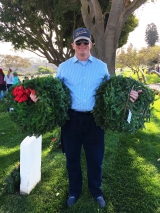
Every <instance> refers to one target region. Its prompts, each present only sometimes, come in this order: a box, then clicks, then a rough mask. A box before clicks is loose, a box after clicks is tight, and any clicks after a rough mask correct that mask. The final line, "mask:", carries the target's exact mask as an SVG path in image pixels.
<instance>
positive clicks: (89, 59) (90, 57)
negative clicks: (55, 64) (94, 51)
mask: <svg viewBox="0 0 160 213" xmlns="http://www.w3.org/2000/svg"><path fill="white" fill-rule="evenodd" d="M77 61H79V59H78V58H77V56H76V55H75V56H74V57H73V63H75V62H77ZM87 61H91V62H93V56H92V55H90V56H89V58H88V59H87Z"/></svg>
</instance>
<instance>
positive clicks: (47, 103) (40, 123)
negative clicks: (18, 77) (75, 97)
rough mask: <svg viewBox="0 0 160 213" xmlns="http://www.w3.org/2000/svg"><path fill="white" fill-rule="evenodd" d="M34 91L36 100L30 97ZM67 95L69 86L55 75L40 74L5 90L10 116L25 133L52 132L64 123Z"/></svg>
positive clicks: (39, 133) (66, 117)
mask: <svg viewBox="0 0 160 213" xmlns="http://www.w3.org/2000/svg"><path fill="white" fill-rule="evenodd" d="M30 93H33V94H34V93H35V94H36V95H37V97H38V101H37V102H36V103H34V102H33V101H32V100H31V99H30ZM70 104H71V99H70V91H69V89H68V88H67V87H66V86H65V85H64V84H63V83H62V82H61V81H60V80H59V79H57V78H53V77H52V76H49V77H42V78H35V79H32V80H26V81H24V83H19V84H16V85H15V86H12V87H11V88H10V91H9V92H8V93H7V98H6V107H7V108H13V110H12V111H11V112H10V116H11V118H12V120H13V121H14V122H16V123H17V124H18V126H19V127H20V128H21V130H22V131H24V132H26V133H28V135H29V136H31V135H35V136H39V135H42V134H44V133H46V132H52V131H53V130H54V129H55V128H56V127H60V126H62V125H64V123H65V122H66V120H67V119H69V118H68V114H67V110H68V108H70Z"/></svg>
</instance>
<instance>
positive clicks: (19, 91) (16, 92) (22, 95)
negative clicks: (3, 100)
mask: <svg viewBox="0 0 160 213" xmlns="http://www.w3.org/2000/svg"><path fill="white" fill-rule="evenodd" d="M31 93H32V94H34V95H35V94H36V92H35V90H33V89H31V88H27V89H24V87H23V85H21V86H17V87H15V88H14V89H13V91H12V94H13V96H15V98H14V100H15V101H17V102H19V103H21V102H24V101H27V100H28V99H29V98H30V94H31Z"/></svg>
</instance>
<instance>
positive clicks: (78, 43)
mask: <svg viewBox="0 0 160 213" xmlns="http://www.w3.org/2000/svg"><path fill="white" fill-rule="evenodd" d="M82 43H83V44H84V45H89V41H88V40H78V41H75V44H76V45H77V46H80V45H81V44H82Z"/></svg>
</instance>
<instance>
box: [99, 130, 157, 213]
mask: <svg viewBox="0 0 160 213" xmlns="http://www.w3.org/2000/svg"><path fill="white" fill-rule="evenodd" d="M110 134H111V133H110ZM115 135H116V134H115ZM140 135H141V137H142V138H145V137H147V141H149V140H150V139H152V140H154V141H157V143H155V144H153V145H152V144H147V143H145V141H141V142H138V143H137V141H135V136H134V137H133V136H132V135H129V134H128V135H127V136H128V137H126V134H125V135H123V134H121V135H119V138H118V137H116V136H115V138H114V137H113V135H112V137H109V140H108V141H107V142H106V152H105V158H104V165H103V167H104V171H103V191H104V196H105V197H106V199H107V200H108V211H107V212H110V210H109V209H112V211H111V212H115V213H120V212H126V213H133V212H137V213H142V212H144V213H152V212H153V213H155V212H157V209H158V208H159V207H160V193H159V191H160V178H159V177H160V173H159V169H160V167H159V165H158V164H157V162H156V160H157V159H156V160H155V156H156V154H157V153H158V152H159V151H160V147H159V151H158V152H157V151H156V149H157V146H158V141H159V140H158V137H156V136H155V138H154V139H153V138H152V135H148V134H143V133H142V132H141V133H140ZM149 137H150V138H149ZM126 138H128V140H127V141H126ZM106 140H107V139H106ZM159 153H160V152H159Z"/></svg>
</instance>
